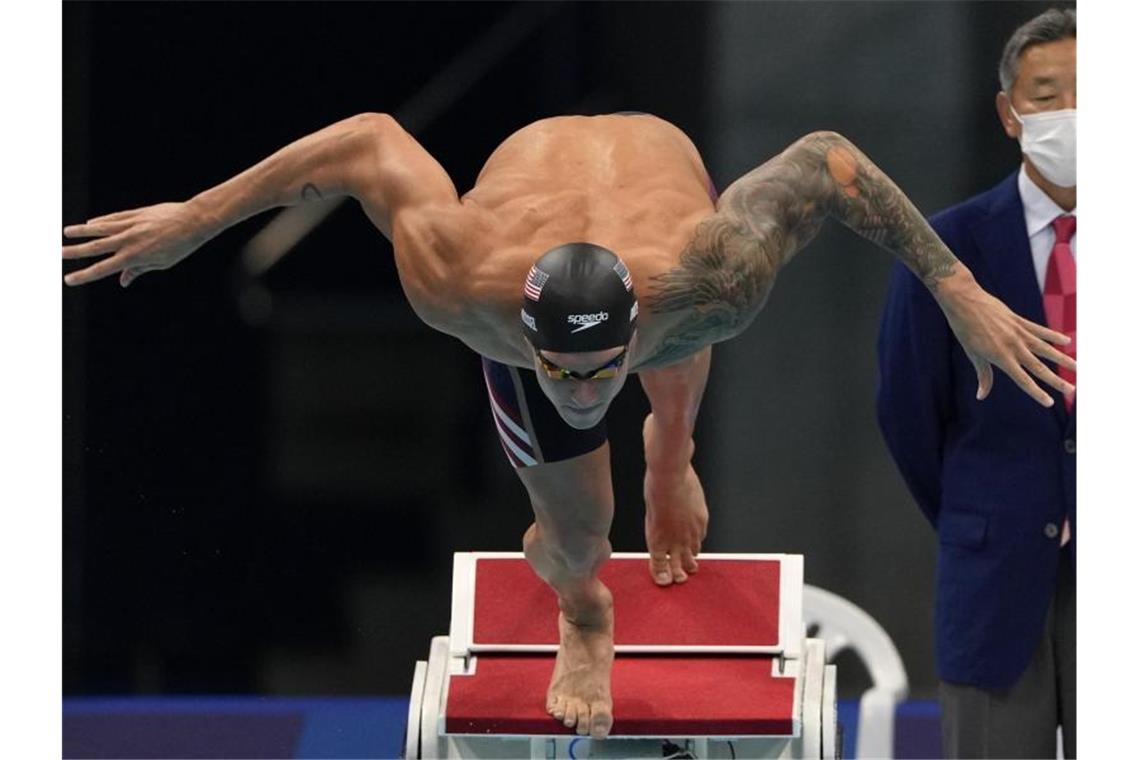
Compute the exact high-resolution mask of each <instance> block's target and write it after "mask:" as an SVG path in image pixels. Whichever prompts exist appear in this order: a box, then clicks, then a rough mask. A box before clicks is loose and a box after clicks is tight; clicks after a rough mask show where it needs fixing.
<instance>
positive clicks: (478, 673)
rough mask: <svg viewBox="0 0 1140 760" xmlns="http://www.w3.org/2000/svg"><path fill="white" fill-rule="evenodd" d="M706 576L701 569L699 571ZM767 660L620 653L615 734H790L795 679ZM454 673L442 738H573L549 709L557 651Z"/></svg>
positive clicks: (478, 660) (478, 663)
mask: <svg viewBox="0 0 1140 760" xmlns="http://www.w3.org/2000/svg"><path fill="white" fill-rule="evenodd" d="M701 572H704V568H703V567H702V569H701ZM773 659H774V658H773V657H772V656H770V655H729V656H712V655H691V656H680V657H676V656H673V657H666V656H661V655H655V656H639V655H623V656H619V657H617V658H615V660H614V669H613V681H612V689H613V698H614V726H613V729H612V731H611V732H610V735H611V736H654V737H666V736H693V735H706V736H747V735H751V736H791V735H793V734H794V733H795V728H796V721H795V716H796V714H797V705H796V679H795V678H794V677H784V676H780V675H773V668H774V666H775V665H774V662H773ZM473 665H474V670H475V672H474V673H472V674H471V675H452V676H451V677H450V679H449V685H448V693H447V696H446V705H447V709H446V712H445V715H446V720H445V724H446V725H445V729H444V731H445V733H448V734H497V735H504V734H505V735H517V736H532V735H548V736H549V735H559V734H571V733H573V730H572V729H569V728H566V727H565V726H563V725H562V724H561V723H559V722H558V721H556V720H555V719H554V718H553V717H551V716H550V715H548V714H547V713H546V712H545V710H544V706H545V694H546V688H547V684H548V683H549V682H550V675H551V673H552V672H553V669H554V655H552V654H515V655H510V654H507V655H502V654H491V655H478V656H477V657H475V658H474V659H473Z"/></svg>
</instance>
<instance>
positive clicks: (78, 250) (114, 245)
mask: <svg viewBox="0 0 1140 760" xmlns="http://www.w3.org/2000/svg"><path fill="white" fill-rule="evenodd" d="M64 234H67V231H66V230H64ZM69 237H90V235H74V236H69ZM125 242H127V233H126V231H122V232H119V233H118V234H115V235H111V236H109V237H101V238H98V239H97V240H89V241H87V242H86V243H79V244H78V245H65V246H63V258H65V259H86V258H90V257H92V256H103V255H105V254H108V253H114V252H115V251H117V250H119V249H120V248H122V246H123V243H125Z"/></svg>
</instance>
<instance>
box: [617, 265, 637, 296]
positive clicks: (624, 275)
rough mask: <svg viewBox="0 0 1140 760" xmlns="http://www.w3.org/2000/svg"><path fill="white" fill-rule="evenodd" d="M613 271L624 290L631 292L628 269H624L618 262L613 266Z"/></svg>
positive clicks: (630, 279)
mask: <svg viewBox="0 0 1140 760" xmlns="http://www.w3.org/2000/svg"><path fill="white" fill-rule="evenodd" d="M614 271H615V272H617V276H618V277H620V278H621V281H622V284H623V285H625V289H626V290H633V279H632V278H631V277H630V276H629V269H627V268H626V266H625V263H624V262H622V261H620V260H619V261H618V263H616V264H614Z"/></svg>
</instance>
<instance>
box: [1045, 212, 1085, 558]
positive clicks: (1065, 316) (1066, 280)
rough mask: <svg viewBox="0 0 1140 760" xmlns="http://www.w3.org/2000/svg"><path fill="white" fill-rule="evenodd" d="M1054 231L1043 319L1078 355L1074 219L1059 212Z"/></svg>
mask: <svg viewBox="0 0 1140 760" xmlns="http://www.w3.org/2000/svg"><path fill="white" fill-rule="evenodd" d="M1053 231H1054V232H1055V233H1056V235H1057V238H1056V240H1055V242H1054V243H1053V252H1052V253H1051V254H1049V267H1048V268H1047V269H1046V270H1045V292H1044V294H1043V297H1044V299H1045V319H1046V320H1047V321H1048V322H1049V328H1050V329H1052V330H1056V331H1057V332H1061V333H1065V335H1068V336H1069V337H1070V338H1072V342H1071V343H1069V345H1067V346H1058V348H1060V349H1061V351H1063V352H1064V353H1066V354H1068V355H1069V356H1071V357H1073V358H1074V359H1076V358H1077V262H1076V259H1074V258H1073V246H1072V240H1073V233H1075V232H1076V231H1077V218H1076V217H1075V216H1067V215H1062V216H1059V217H1057V218H1056V219H1054V220H1053ZM1057 374H1058V375H1060V376H1061V379H1062V380H1066V381H1068V382H1070V383H1072V384H1073V385H1074V386H1076V384H1077V373H1076V372H1074V371H1073V370H1071V369H1069V368H1067V367H1058V368H1057ZM1075 399H1076V394H1075V393H1074V394H1073V395H1072V396H1066V397H1065V410H1066V411H1069V412H1071V411H1073V401H1074V400H1075ZM1070 538H1071V531H1070V530H1069V519H1068V518H1065V524H1064V525H1063V526H1062V528H1061V546H1064V545H1065V544H1067V543H1069V539H1070Z"/></svg>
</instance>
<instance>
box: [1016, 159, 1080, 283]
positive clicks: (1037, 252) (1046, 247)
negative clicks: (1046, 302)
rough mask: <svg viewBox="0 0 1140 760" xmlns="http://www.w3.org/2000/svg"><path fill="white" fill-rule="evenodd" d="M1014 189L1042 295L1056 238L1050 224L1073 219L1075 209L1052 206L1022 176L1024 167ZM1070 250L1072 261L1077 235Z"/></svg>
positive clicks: (1044, 196)
mask: <svg viewBox="0 0 1140 760" xmlns="http://www.w3.org/2000/svg"><path fill="white" fill-rule="evenodd" d="M1017 189H1018V192H1020V193H1021V205H1022V206H1024V207H1025V230H1026V232H1028V233H1029V250H1031V251H1032V252H1033V269H1034V271H1035V272H1037V287H1038V288H1040V290H1041V292H1042V293H1044V292H1045V270H1046V269H1048V268H1049V256H1050V255H1051V254H1052V253H1053V243H1054V241H1055V240H1056V238H1057V235H1056V233H1054V232H1053V220H1054V219H1056V218H1057V217H1058V216H1060V215H1061V214H1069V215H1070V216H1076V215H1077V209H1076V208H1074V209H1073V210H1072V211H1065V209H1063V208H1061V207H1060V206H1058V205H1057V204H1056V203H1054V202H1053V199H1052V198H1050V197H1049V196H1048V195H1046V194H1045V191H1044V190H1042V189H1041V188H1039V187H1038V186H1037V185H1036V184H1034V182H1033V180H1031V179H1030V178H1029V175H1028V174H1026V173H1025V164H1024V163H1023V164H1022V165H1021V171H1020V172H1018V173H1017ZM1069 245H1070V247H1072V249H1073V261H1076V260H1077V233H1076V232H1074V233H1073V239H1072V240H1071V241H1070V242H1069Z"/></svg>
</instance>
